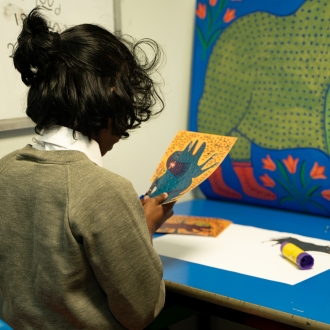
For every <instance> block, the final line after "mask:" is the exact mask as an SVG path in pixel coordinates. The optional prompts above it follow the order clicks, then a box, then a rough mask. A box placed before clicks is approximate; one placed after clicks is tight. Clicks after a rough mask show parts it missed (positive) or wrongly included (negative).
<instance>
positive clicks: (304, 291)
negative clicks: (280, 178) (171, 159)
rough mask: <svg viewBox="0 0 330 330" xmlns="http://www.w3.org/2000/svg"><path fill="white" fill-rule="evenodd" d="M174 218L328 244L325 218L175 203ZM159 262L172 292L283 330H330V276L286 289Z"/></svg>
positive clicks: (193, 266) (276, 284) (329, 235)
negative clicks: (285, 328)
mask: <svg viewBox="0 0 330 330" xmlns="http://www.w3.org/2000/svg"><path fill="white" fill-rule="evenodd" d="M175 213H176V214H181V215H194V216H204V217H218V218H224V219H228V220H232V221H233V222H234V223H236V224H241V225H249V226H256V227H259V228H264V229H269V230H276V231H283V232H291V233H295V234H300V235H304V236H309V237H314V238H320V239H324V240H330V230H328V228H329V225H330V221H329V220H330V219H328V218H325V217H319V216H311V215H306V214H299V213H293V212H288V211H282V210H275V209H269V208H263V207H259V206H252V205H244V204H236V203H230V202H221V201H211V200H193V201H189V202H184V203H181V204H177V205H176V206H175ZM157 236H158V235H155V237H154V238H155V239H157ZM329 244H330V242H329ZM161 260H162V262H163V266H164V279H165V281H166V286H167V290H169V291H173V292H175V293H177V294H181V295H183V296H188V297H191V298H193V299H197V300H198V301H201V302H205V303H208V304H212V305H214V306H217V305H218V306H219V307H220V306H222V307H225V308H230V309H231V310H235V311H240V312H243V313H248V314H250V315H256V316H258V317H262V318H264V319H269V320H273V321H276V322H280V323H282V324H283V325H284V324H287V325H291V326H295V327H298V328H303V329H327V330H330V271H326V272H323V273H321V274H319V275H317V276H314V277H312V278H310V279H308V280H305V281H303V282H300V283H298V284H296V285H287V284H283V283H279V282H273V281H268V280H264V279H260V278H256V277H252V276H247V275H243V274H239V273H235V272H230V271H226V270H222V269H217V268H212V267H207V266H203V265H199V264H194V263H190V262H185V261H182V260H177V259H174V258H169V257H164V256H161Z"/></svg>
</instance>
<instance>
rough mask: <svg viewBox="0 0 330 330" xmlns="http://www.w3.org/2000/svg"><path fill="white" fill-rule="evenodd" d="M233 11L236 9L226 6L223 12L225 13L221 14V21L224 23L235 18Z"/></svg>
mask: <svg viewBox="0 0 330 330" xmlns="http://www.w3.org/2000/svg"><path fill="white" fill-rule="evenodd" d="M235 13H236V9H229V8H228V9H227V10H226V12H225V15H224V16H223V21H224V22H225V23H229V22H230V21H232V20H233V19H235V18H236V16H235Z"/></svg>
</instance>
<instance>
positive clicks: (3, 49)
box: [0, 0, 120, 131]
mask: <svg viewBox="0 0 330 330" xmlns="http://www.w3.org/2000/svg"><path fill="white" fill-rule="evenodd" d="M0 1H1V10H2V15H0V31H1V34H0V45H1V46H0V62H1V76H0V100H1V106H0V131H1V130H2V131H3V130H8V129H17V128H25V127H32V126H33V123H32V121H30V120H29V119H28V118H27V116H26V115H25V108H26V97H27V91H28V88H27V87H26V86H25V85H24V83H23V82H22V80H21V77H20V74H19V72H18V71H16V70H15V68H14V64H13V60H12V58H11V54H12V50H13V47H14V44H15V42H16V40H17V37H18V35H19V33H20V31H21V28H22V20H23V19H24V17H25V15H27V14H28V13H29V12H30V11H31V10H32V9H33V8H34V7H36V6H39V7H41V8H42V10H41V13H42V14H43V15H44V16H46V17H47V18H48V19H49V24H50V27H51V29H52V30H53V31H56V32H61V31H63V30H64V29H66V28H68V27H70V26H73V25H77V24H82V23H92V24H98V25H101V26H103V27H104V28H106V29H107V30H110V31H118V30H120V17H118V15H119V14H120V13H119V1H120V0H97V1H93V0H79V1H77V0H0ZM115 16H116V19H115Z"/></svg>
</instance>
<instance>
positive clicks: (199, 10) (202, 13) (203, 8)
mask: <svg viewBox="0 0 330 330" xmlns="http://www.w3.org/2000/svg"><path fill="white" fill-rule="evenodd" d="M196 15H197V16H198V17H199V18H200V19H204V18H205V17H206V5H204V4H202V3H199V4H198V8H197V10H196Z"/></svg>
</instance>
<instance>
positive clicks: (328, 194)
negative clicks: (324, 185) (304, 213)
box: [321, 189, 330, 201]
mask: <svg viewBox="0 0 330 330" xmlns="http://www.w3.org/2000/svg"><path fill="white" fill-rule="evenodd" d="M321 195H322V197H323V198H325V199H327V200H328V201H330V189H327V190H322V191H321Z"/></svg>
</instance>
